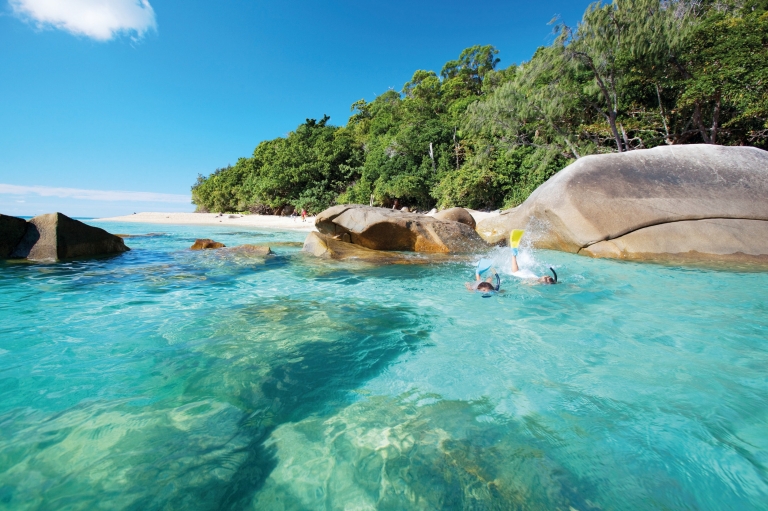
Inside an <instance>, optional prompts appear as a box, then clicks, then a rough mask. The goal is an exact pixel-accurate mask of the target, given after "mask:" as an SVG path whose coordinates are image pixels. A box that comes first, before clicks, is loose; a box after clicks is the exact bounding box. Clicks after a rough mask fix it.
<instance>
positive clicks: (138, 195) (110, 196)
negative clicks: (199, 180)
mask: <svg viewBox="0 0 768 511" xmlns="http://www.w3.org/2000/svg"><path fill="white" fill-rule="evenodd" d="M0 194H9V195H28V194H33V195H40V196H42V197H64V198H69V199H79V200H95V201H133V202H171V203H183V204H189V203H190V200H191V197H190V196H189V195H176V194H172V193H152V192H119V191H110V190H81V189H78V188H53V187H50V186H17V185H6V184H2V183H0Z"/></svg>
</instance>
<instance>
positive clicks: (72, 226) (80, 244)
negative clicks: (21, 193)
mask: <svg viewBox="0 0 768 511" xmlns="http://www.w3.org/2000/svg"><path fill="white" fill-rule="evenodd" d="M128 250H130V248H128V247H126V246H125V243H124V242H123V240H122V239H121V238H119V237H117V236H115V235H113V234H110V233H108V232H107V231H105V230H104V229H99V228H98V227H93V226H90V225H87V224H84V223H83V222H80V221H79V220H74V219H72V218H69V217H68V216H67V215H64V214H62V213H49V214H47V215H40V216H36V217H35V218H33V219H31V220H30V221H29V222H27V228H26V231H25V232H24V236H23V238H22V239H21V241H20V242H19V243H18V245H17V246H16V247H15V248H14V250H13V252H12V253H11V254H10V257H11V258H18V259H24V258H26V259H29V260H32V261H39V260H53V261H57V260H60V259H71V258H74V257H92V256H99V255H109V254H120V253H122V252H126V251H128Z"/></svg>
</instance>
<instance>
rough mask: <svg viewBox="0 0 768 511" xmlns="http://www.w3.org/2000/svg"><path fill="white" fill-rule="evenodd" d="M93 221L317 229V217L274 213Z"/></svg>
mask: <svg viewBox="0 0 768 511" xmlns="http://www.w3.org/2000/svg"><path fill="white" fill-rule="evenodd" d="M92 221H93V222H126V223H137V224H166V225H169V224H170V225H230V226H239V227H263V228H269V229H282V230H289V231H303V232H311V231H316V230H317V229H315V217H314V216H310V217H307V220H306V222H302V221H301V217H295V218H291V217H289V216H274V215H228V214H223V215H219V214H218V213H153V212H144V213H134V214H133V215H125V216H115V217H108V218H94V219H93V220H92Z"/></svg>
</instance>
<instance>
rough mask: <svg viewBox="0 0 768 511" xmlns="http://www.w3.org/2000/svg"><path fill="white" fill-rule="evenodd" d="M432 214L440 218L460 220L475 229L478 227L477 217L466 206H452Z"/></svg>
mask: <svg viewBox="0 0 768 511" xmlns="http://www.w3.org/2000/svg"><path fill="white" fill-rule="evenodd" d="M432 216H434V217H435V218H437V219H438V220H450V221H451V222H459V223H462V224H465V225H468V226H470V227H471V228H473V229H474V228H475V227H476V225H475V219H474V218H473V217H472V215H471V214H470V213H469V211H467V210H466V209H464V208H450V209H446V210H443V211H440V212H439V213H435V214H434V215H432Z"/></svg>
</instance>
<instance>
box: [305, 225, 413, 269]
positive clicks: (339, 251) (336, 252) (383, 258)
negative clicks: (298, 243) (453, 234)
mask: <svg viewBox="0 0 768 511" xmlns="http://www.w3.org/2000/svg"><path fill="white" fill-rule="evenodd" d="M303 251H304V252H309V253H310V254H312V255H313V256H315V257H321V258H323V259H335V260H357V261H362V262H367V263H373V264H417V263H425V262H427V260H425V259H416V258H411V257H406V256H405V255H403V254H395V253H392V252H384V251H381V250H371V249H369V248H365V247H361V246H359V245H353V244H352V243H346V242H344V241H339V240H336V239H333V238H332V237H331V236H328V235H325V234H320V233H318V232H310V233H309V235H308V236H307V239H306V240H305V241H304V250H303Z"/></svg>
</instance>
